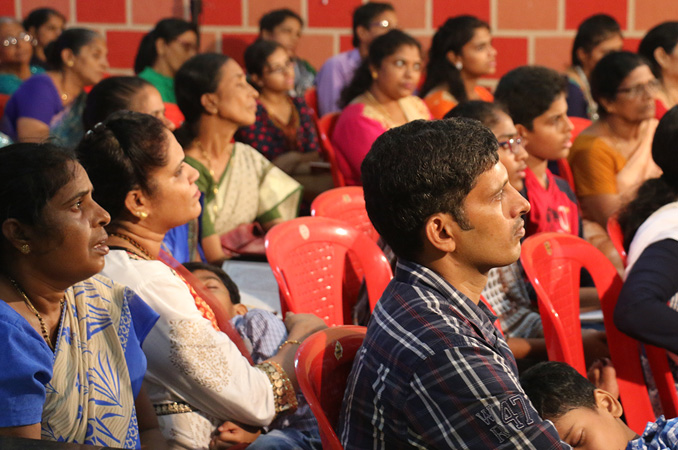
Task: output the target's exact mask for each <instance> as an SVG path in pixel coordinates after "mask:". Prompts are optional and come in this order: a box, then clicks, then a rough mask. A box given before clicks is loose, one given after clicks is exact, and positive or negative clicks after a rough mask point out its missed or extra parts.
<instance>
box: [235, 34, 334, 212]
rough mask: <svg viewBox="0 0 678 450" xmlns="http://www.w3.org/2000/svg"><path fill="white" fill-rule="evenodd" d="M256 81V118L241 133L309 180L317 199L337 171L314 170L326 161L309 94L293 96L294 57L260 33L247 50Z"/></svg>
mask: <svg viewBox="0 0 678 450" xmlns="http://www.w3.org/2000/svg"><path fill="white" fill-rule="evenodd" d="M245 68H246V69H247V73H248V75H249V78H250V83H252V84H253V85H254V87H255V88H256V89H257V90H258V91H259V100H258V101H257V118H256V121H255V122H254V123H253V124H251V125H248V126H246V127H243V128H240V130H238V132H237V133H236V135H235V139H236V140H237V141H240V142H244V143H246V144H249V145H251V146H252V147H254V148H256V149H257V150H259V151H260V152H261V153H262V154H263V155H264V156H265V157H266V158H267V159H268V160H269V161H271V162H273V164H275V165H276V166H278V167H279V168H281V169H282V170H283V171H285V173H287V174H288V175H291V176H292V177H293V178H294V179H296V180H297V181H298V182H299V183H301V185H302V186H304V199H305V200H307V201H309V202H310V201H312V200H313V198H315V196H316V195H318V194H319V193H321V192H323V191H325V190H327V189H330V188H332V186H333V185H332V177H331V176H330V174H329V172H327V173H314V172H313V169H312V166H313V163H315V162H318V161H320V153H319V144H318V135H317V133H316V130H315V124H314V123H313V118H312V117H311V110H310V109H309V107H308V105H307V104H306V101H304V98H303V97H291V96H290V95H289V92H290V90H291V89H293V87H294V62H293V61H292V59H291V58H290V56H289V53H288V52H287V50H286V49H285V48H284V47H283V46H282V45H280V44H278V43H277V42H274V41H268V40H264V39H259V40H257V41H256V42H254V43H253V44H252V45H250V46H249V47H247V50H245Z"/></svg>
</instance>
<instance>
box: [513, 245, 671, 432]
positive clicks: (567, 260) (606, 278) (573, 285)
mask: <svg viewBox="0 0 678 450" xmlns="http://www.w3.org/2000/svg"><path fill="white" fill-rule="evenodd" d="M520 260H521V262H522V264H523V267H524V269H525V273H526V275H527V276H528V278H529V279H530V281H531V282H532V285H533V286H534V289H535V291H536V293H537V299H538V302H539V312H540V314H541V317H542V322H543V325H544V338H545V340H546V346H547V351H548V355H549V359H550V360H555V361H562V362H566V363H568V364H570V365H571V366H572V367H574V368H575V369H577V370H578V371H579V372H580V373H581V374H582V375H584V376H586V367H585V363H584V350H583V344H582V338H581V323H580V320H579V294H578V292H579V273H580V270H581V268H582V267H584V268H585V269H586V270H587V271H588V272H589V273H590V274H591V276H592V277H593V281H594V283H595V285H596V290H597V291H598V297H599V298H600V304H601V308H602V311H603V322H604V324H605V330H606V333H607V343H608V346H609V349H610V356H611V358H612V362H613V363H614V366H615V369H616V371H617V382H618V384H619V392H620V397H621V400H622V404H623V405H624V411H625V413H626V419H627V422H628V424H629V426H630V427H631V429H633V430H634V431H635V432H636V433H639V434H641V433H642V431H643V430H644V428H645V425H646V424H647V422H648V421H653V420H654V418H655V417H654V412H653V410H652V405H651V403H650V398H649V396H648V393H647V388H646V386H645V380H644V378H643V369H642V367H641V364H640V357H639V353H638V349H639V343H638V341H636V340H635V339H632V338H631V337H629V336H627V335H625V334H623V333H622V332H620V331H619V330H618V329H617V328H616V327H615V325H614V322H613V315H614V308H615V305H616V304H617V297H618V296H619V292H620V291H621V287H622V280H621V278H620V277H619V274H618V273H617V270H616V269H615V268H614V266H613V265H612V263H611V262H610V261H609V260H608V259H607V258H606V257H605V256H604V255H603V254H602V253H601V252H600V251H599V250H598V249H596V248H595V247H594V246H592V245H591V244H589V243H588V242H586V241H585V240H583V239H581V238H579V237H577V236H573V235H569V234H564V233H540V234H536V235H534V236H531V237H529V238H527V239H526V240H525V242H524V243H523V249H522V254H521V257H520ZM646 349H648V350H647V353H648V358H649V359H650V366H651V368H652V371H653V373H654V374H655V376H654V378H655V383H656V384H657V388H658V390H659V392H660V397H661V399H662V407H663V408H664V412H665V413H666V414H667V417H668V416H669V414H675V413H674V411H675V408H676V405H678V396H677V395H676V390H675V385H674V381H673V377H672V376H671V372H670V371H669V367H668V361H667V358H666V352H665V351H664V350H661V349H658V348H656V347H652V346H646ZM660 353H661V355H660ZM671 417H673V416H671Z"/></svg>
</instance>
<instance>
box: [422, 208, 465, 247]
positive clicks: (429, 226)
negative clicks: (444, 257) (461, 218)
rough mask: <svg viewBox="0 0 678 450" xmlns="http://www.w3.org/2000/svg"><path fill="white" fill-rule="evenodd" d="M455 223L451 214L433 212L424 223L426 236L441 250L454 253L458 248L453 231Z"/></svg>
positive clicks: (430, 242) (429, 241) (431, 243)
mask: <svg viewBox="0 0 678 450" xmlns="http://www.w3.org/2000/svg"><path fill="white" fill-rule="evenodd" d="M455 224H456V223H455V221H454V219H452V216H451V215H449V214H446V213H436V214H433V215H432V216H431V217H429V218H428V219H427V220H426V223H425V224H424V233H423V234H424V238H425V239H426V240H427V241H428V243H429V244H430V245H432V246H433V247H435V248H436V249H438V250H440V251H441V252H445V253H452V252H453V251H454V250H455V249H456V248H457V243H456V241H455V238H454V232H453V229H454V225H455Z"/></svg>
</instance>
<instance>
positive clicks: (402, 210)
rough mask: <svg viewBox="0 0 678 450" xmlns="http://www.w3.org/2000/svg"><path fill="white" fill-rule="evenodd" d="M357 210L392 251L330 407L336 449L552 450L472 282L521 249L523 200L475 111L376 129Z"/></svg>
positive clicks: (553, 435)
mask: <svg viewBox="0 0 678 450" xmlns="http://www.w3.org/2000/svg"><path fill="white" fill-rule="evenodd" d="M362 179H363V187H364V190H365V201H366V207H367V212H368V214H369V216H370V219H371V221H372V223H373V224H374V226H375V227H376V229H377V231H379V233H380V234H381V236H382V237H383V238H384V239H385V240H386V242H387V243H388V244H389V245H390V246H391V247H392V249H393V251H394V252H395V254H396V255H397V256H398V257H399V262H398V265H397V267H396V274H395V278H394V279H393V280H392V281H391V283H390V284H389V285H388V287H387V288H386V291H385V292H384V294H383V296H382V298H381V300H380V301H379V303H378V304H377V307H376V308H375V310H374V313H373V315H372V318H371V320H370V323H369V326H368V330H367V336H366V338H365V341H364V343H363V345H362V347H361V348H360V350H359V351H358V354H357V355H356V359H355V362H354V364H353V369H352V371H351V374H350V376H349V379H348V383H347V387H346V392H345V394H344V403H343V406H342V411H341V416H340V419H339V429H338V431H339V433H338V434H339V438H340V439H341V441H342V443H343V445H344V447H345V448H346V449H353V448H365V449H367V448H369V449H389V450H390V449H395V448H455V449H467V448H468V449H508V448H511V449H514V448H520V449H530V448H534V449H560V448H569V446H568V445H567V444H565V443H562V442H561V441H560V440H559V438H558V433H557V431H556V429H555V427H554V426H553V424H552V423H551V422H548V421H543V420H542V419H541V418H540V417H539V416H538V415H537V412H536V411H535V409H534V408H533V406H532V404H531V403H530V401H529V399H528V398H527V396H526V395H525V393H524V392H523V390H522V388H521V387H520V383H519V382H518V370H517V368H516V362H515V359H514V357H513V355H512V354H511V351H510V350H509V348H508V346H507V344H506V341H505V340H504V338H503V337H502V336H501V335H500V333H499V332H498V330H497V329H496V328H495V327H494V326H493V322H494V320H495V319H496V318H495V317H494V316H493V315H492V314H491V313H490V311H489V310H488V309H487V308H486V307H485V305H484V304H483V303H479V300H480V293H481V291H482V289H483V287H484V286H485V282H486V281H487V273H488V271H489V270H490V269H491V268H493V267H498V266H503V265H507V264H511V263H513V262H514V261H516V260H517V259H518V257H519V256H520V238H521V237H522V236H523V235H524V234H525V229H524V228H523V219H522V216H523V215H524V214H525V213H527V211H528V210H529V208H530V205H529V203H528V202H527V201H526V200H525V199H524V198H523V197H522V196H521V195H520V194H519V193H518V192H517V191H516V190H515V189H514V188H513V187H511V185H510V184H509V183H508V176H507V172H506V169H505V168H504V166H503V165H501V163H499V161H498V156H497V140H496V139H495V137H494V135H493V134H492V132H491V131H490V130H489V129H487V128H485V127H484V126H482V125H481V124H480V123H479V122H477V121H472V120H468V119H449V120H444V121H415V122H411V123H409V124H406V125H403V126H402V127H398V128H395V129H392V130H390V131H387V132H386V133H385V134H384V135H382V136H381V137H379V138H378V139H377V141H376V142H375V143H374V145H373V146H372V149H371V150H370V152H369V154H368V155H367V157H366V158H365V161H364V162H363V164H362Z"/></svg>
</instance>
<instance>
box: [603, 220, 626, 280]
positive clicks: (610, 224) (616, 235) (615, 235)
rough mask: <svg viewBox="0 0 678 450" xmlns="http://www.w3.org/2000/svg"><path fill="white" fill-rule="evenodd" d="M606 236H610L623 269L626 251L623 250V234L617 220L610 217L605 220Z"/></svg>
mask: <svg viewBox="0 0 678 450" xmlns="http://www.w3.org/2000/svg"><path fill="white" fill-rule="evenodd" d="M607 234H608V235H609V236H610V240H611V241H612V245H614V248H615V250H617V253H619V256H620V257H621V260H622V263H623V264H624V267H626V257H627V255H626V249H624V232H623V231H622V229H621V227H620V226H619V222H617V218H616V217H614V216H610V218H609V219H607Z"/></svg>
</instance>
